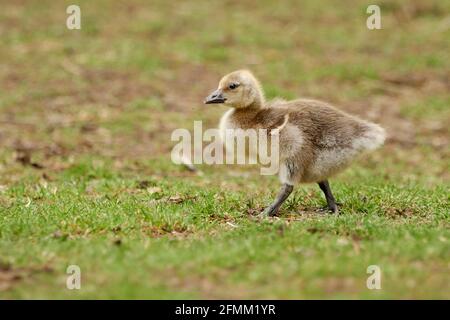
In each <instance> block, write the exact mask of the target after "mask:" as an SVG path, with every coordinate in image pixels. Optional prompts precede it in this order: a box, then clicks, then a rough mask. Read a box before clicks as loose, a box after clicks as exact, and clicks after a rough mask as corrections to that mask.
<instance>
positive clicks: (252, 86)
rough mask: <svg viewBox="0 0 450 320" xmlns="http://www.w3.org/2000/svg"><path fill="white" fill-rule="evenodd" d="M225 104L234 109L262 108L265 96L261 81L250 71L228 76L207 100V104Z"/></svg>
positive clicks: (236, 72) (239, 71) (241, 71)
mask: <svg viewBox="0 0 450 320" xmlns="http://www.w3.org/2000/svg"><path fill="white" fill-rule="evenodd" d="M212 103H223V104H225V105H228V106H230V107H233V108H249V107H252V108H261V107H262V106H263V103H264V94H263V91H262V89H261V85H260V84H259V81H258V80H257V79H256V78H255V77H254V76H253V74H252V73H251V72H250V71H248V70H238V71H234V72H232V73H230V74H227V75H226V76H225V77H223V78H222V80H220V82H219V87H218V88H217V90H215V91H214V92H213V93H211V94H210V95H209V96H208V97H207V98H206V100H205V104H212Z"/></svg>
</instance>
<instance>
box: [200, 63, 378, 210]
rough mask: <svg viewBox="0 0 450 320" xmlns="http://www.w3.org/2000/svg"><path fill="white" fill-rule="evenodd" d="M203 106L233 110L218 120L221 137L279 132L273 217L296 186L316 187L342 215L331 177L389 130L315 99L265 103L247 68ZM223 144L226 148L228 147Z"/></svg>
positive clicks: (223, 84)
mask: <svg viewBox="0 0 450 320" xmlns="http://www.w3.org/2000/svg"><path fill="white" fill-rule="evenodd" d="M205 104H225V105H226V106H228V107H231V109H230V110H228V111H227V112H226V113H225V114H224V115H223V116H222V118H221V120H220V131H221V135H222V137H226V134H225V131H226V130H229V129H232V130H236V129H243V130H247V129H261V128H265V129H268V130H273V129H278V135H279V152H280V155H279V161H280V163H279V170H278V174H279V179H280V181H281V184H282V186H281V189H280V191H279V194H278V196H277V197H276V199H275V201H274V202H273V203H272V204H271V205H270V206H268V207H267V208H266V209H265V210H264V212H263V213H262V214H263V215H265V216H273V215H276V214H277V213H278V210H279V208H280V206H281V205H282V204H283V202H284V201H285V200H286V199H287V198H288V197H289V195H290V194H291V193H292V190H293V189H294V185H296V184H298V183H318V185H319V187H320V189H321V190H322V192H323V193H324V194H325V198H326V201H327V209H328V210H330V211H331V212H332V213H338V206H337V204H336V200H335V198H334V196H333V193H332V192H331V188H330V184H329V182H328V179H329V178H330V177H331V176H333V175H335V174H337V173H338V172H340V171H342V170H343V169H345V168H346V167H348V166H349V164H350V163H351V162H352V161H353V160H354V159H355V158H356V157H357V156H358V155H360V154H361V153H363V152H365V151H370V150H374V149H376V148H378V147H379V146H381V145H382V144H383V143H384V140H385V136H386V135H385V131H384V129H383V128H381V127H380V126H378V125H377V124H374V123H371V122H368V121H365V120H361V119H359V118H357V117H355V116H352V115H349V114H347V113H345V112H343V111H340V110H338V109H337V108H335V107H334V106H332V105H330V104H328V103H326V102H321V101H317V100H309V99H297V100H293V101H285V100H280V99H276V100H273V101H270V102H266V100H265V98H264V93H263V90H262V88H261V85H260V83H259V81H258V80H257V79H256V78H255V77H254V76H253V74H252V73H251V72H250V71H248V70H238V71H235V72H232V73H230V74H228V75H226V76H224V77H223V78H222V79H221V80H220V82H219V86H218V88H217V90H215V91H214V92H213V93H211V94H210V95H209V96H208V97H207V98H206V100H205ZM225 145H228V144H227V143H225Z"/></svg>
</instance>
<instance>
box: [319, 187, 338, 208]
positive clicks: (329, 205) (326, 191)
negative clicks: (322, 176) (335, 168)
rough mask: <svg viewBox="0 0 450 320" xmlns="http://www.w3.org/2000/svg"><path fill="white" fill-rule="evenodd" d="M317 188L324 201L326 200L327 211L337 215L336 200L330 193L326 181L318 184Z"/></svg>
mask: <svg viewBox="0 0 450 320" xmlns="http://www.w3.org/2000/svg"><path fill="white" fill-rule="evenodd" d="M319 187H320V189H321V190H322V191H323V193H324V194H325V199H327V209H328V210H329V211H331V212H332V213H339V209H338V206H337V205H336V200H335V199H334V196H333V193H332V192H331V188H330V184H329V183H328V180H325V181H321V182H319Z"/></svg>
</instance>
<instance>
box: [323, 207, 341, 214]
mask: <svg viewBox="0 0 450 320" xmlns="http://www.w3.org/2000/svg"><path fill="white" fill-rule="evenodd" d="M319 210H320V211H322V212H323V213H329V214H339V208H338V206H334V207H329V206H325V207H322V208H320V209H319Z"/></svg>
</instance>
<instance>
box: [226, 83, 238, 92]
mask: <svg viewBox="0 0 450 320" xmlns="http://www.w3.org/2000/svg"><path fill="white" fill-rule="evenodd" d="M237 87H239V83H232V84H230V85H229V86H228V88H230V89H231V90H233V89H236V88H237Z"/></svg>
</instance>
